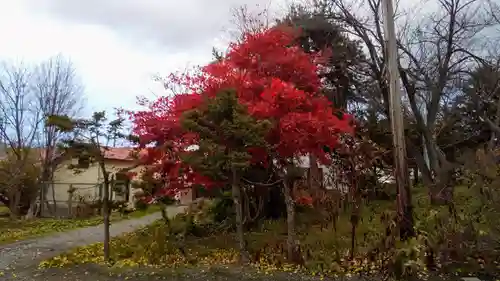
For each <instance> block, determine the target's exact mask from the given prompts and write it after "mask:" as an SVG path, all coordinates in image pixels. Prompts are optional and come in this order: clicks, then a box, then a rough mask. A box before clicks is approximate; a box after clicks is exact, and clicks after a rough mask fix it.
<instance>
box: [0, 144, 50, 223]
mask: <svg viewBox="0 0 500 281" xmlns="http://www.w3.org/2000/svg"><path fill="white" fill-rule="evenodd" d="M38 153H39V152H38V151H37V150H36V149H28V148H26V149H16V150H8V151H6V157H5V158H3V159H1V160H0V199H1V200H0V202H2V203H4V204H5V205H6V206H8V207H13V206H11V204H10V203H11V202H13V201H15V200H16V199H15V197H16V196H17V195H19V204H18V205H17V206H15V207H14V208H15V209H14V210H11V212H12V213H13V214H15V215H23V214H25V213H26V212H27V211H28V208H29V205H30V202H31V200H32V199H33V198H34V196H36V195H37V191H38V187H39V179H40V176H41V167H40V165H38Z"/></svg>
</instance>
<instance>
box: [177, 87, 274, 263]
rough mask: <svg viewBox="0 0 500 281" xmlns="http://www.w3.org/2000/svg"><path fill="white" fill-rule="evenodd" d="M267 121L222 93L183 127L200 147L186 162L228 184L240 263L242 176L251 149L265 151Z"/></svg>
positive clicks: (191, 114) (244, 254) (243, 251)
mask: <svg viewBox="0 0 500 281" xmlns="http://www.w3.org/2000/svg"><path fill="white" fill-rule="evenodd" d="M270 125H271V123H270V122H268V121H265V120H264V121H257V120H255V119H254V118H252V117H251V116H250V115H249V114H248V112H247V110H246V108H245V107H244V106H243V105H241V104H239V103H238V100H237V96H236V93H235V92H234V91H231V90H224V91H221V92H220V93H219V94H218V95H217V97H215V98H213V99H208V100H207V103H206V107H203V109H195V110H191V111H188V112H186V113H185V114H184V115H183V118H182V126H183V128H184V129H186V130H187V131H190V132H194V133H196V134H198V136H199V138H200V139H199V144H198V145H199V147H198V149H197V150H195V151H193V152H189V153H186V154H185V156H184V159H183V160H184V161H185V162H186V163H189V164H190V165H191V166H192V167H194V168H195V169H196V171H197V172H199V173H201V174H203V175H206V176H209V177H210V178H211V179H213V180H216V181H223V182H228V183H230V185H231V194H232V198H233V202H234V206H235V211H236V227H237V235H238V239H239V246H240V253H241V260H242V261H243V262H247V261H248V258H249V257H248V252H247V250H246V242H245V240H244V230H243V208H242V197H241V192H242V189H241V176H242V173H243V172H244V171H245V170H247V169H248V168H249V167H250V164H251V162H250V160H251V155H250V154H249V153H248V149H249V148H251V147H265V146H266V141H265V136H266V133H267V132H268V130H269V128H270Z"/></svg>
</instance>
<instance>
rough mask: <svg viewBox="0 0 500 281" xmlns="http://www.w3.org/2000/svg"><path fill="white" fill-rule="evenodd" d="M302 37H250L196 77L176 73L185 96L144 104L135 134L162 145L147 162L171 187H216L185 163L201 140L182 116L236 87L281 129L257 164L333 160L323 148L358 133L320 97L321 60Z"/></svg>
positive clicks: (284, 33)
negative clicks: (302, 44) (303, 44)
mask: <svg viewBox="0 0 500 281" xmlns="http://www.w3.org/2000/svg"><path fill="white" fill-rule="evenodd" d="M295 35H296V34H294V32H293V30H284V29H278V28H274V29H269V30H266V31H264V32H261V33H257V34H247V35H246V36H245V37H244V40H243V41H242V42H241V43H238V44H236V43H234V44H231V45H230V47H229V50H228V53H227V55H226V56H225V57H224V59H223V60H222V61H217V62H214V63H211V64H209V65H207V66H205V67H202V68H200V69H199V72H197V73H196V74H194V75H172V76H170V77H169V82H168V84H169V85H177V86H179V87H181V88H183V89H184V90H185V91H186V93H185V94H181V95H175V96H173V97H171V98H169V97H161V98H159V99H157V100H156V101H153V102H148V101H145V100H143V101H142V102H141V103H142V104H143V105H145V106H147V107H148V108H147V110H145V111H139V112H134V113H132V115H131V116H132V120H133V123H134V133H135V134H137V135H139V136H140V140H141V143H142V145H143V146H145V145H148V144H155V145H156V146H155V147H154V148H149V149H148V153H147V155H146V156H145V158H144V159H143V160H144V161H145V162H146V163H148V164H154V165H156V169H158V171H159V172H161V173H162V174H163V175H165V177H166V181H167V182H169V189H171V190H177V189H179V188H184V187H186V186H189V185H190V184H192V183H201V184H204V185H213V184H214V183H212V182H211V181H210V179H207V178H205V177H201V176H200V175H199V174H197V173H195V171H193V170H192V169H191V168H190V167H188V166H186V165H185V164H184V163H182V162H181V161H180V159H179V154H180V153H188V152H186V149H187V148H188V147H189V146H190V145H193V144H196V143H197V138H196V135H193V134H191V133H189V132H185V131H183V130H182V128H181V125H180V118H181V114H182V112H184V111H186V110H189V109H193V108H198V107H200V106H203V104H204V100H205V99H206V98H211V97H214V96H215V95H216V94H217V93H218V92H220V90H221V89H228V88H230V89H234V90H236V92H237V95H238V99H239V101H240V103H241V104H244V105H246V106H247V108H248V110H249V113H250V114H251V115H253V116H254V117H255V118H258V119H268V120H271V121H272V122H273V124H275V126H274V127H273V129H272V130H271V132H270V133H269V135H268V138H267V141H268V142H269V144H270V145H271V147H273V151H263V150H262V149H261V148H252V149H251V153H252V155H253V157H254V160H255V161H256V162H257V161H262V162H264V163H265V162H267V161H269V160H270V159H269V157H272V158H273V159H276V160H278V161H282V162H283V161H289V160H290V159H291V158H293V157H295V156H298V155H304V154H307V153H312V154H315V155H317V156H318V158H319V159H320V160H322V161H324V162H326V161H328V157H327V154H326V153H325V152H324V147H325V146H326V147H329V148H331V149H333V148H335V147H336V146H337V145H338V136H339V135H340V134H342V133H350V132H352V130H353V129H352V126H351V125H350V121H351V120H350V117H349V116H346V115H344V116H343V118H338V117H336V115H335V114H334V113H333V109H332V106H331V104H330V103H329V101H328V100H327V99H326V98H325V97H324V96H323V95H322V94H320V85H321V82H320V79H319V76H318V74H319V72H320V70H321V65H320V63H321V61H322V55H321V54H320V53H317V54H307V53H305V52H304V51H303V50H302V49H301V48H300V47H299V46H297V45H295V43H294V42H295ZM270 155H272V156H270Z"/></svg>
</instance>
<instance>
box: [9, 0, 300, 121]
mask: <svg viewBox="0 0 500 281" xmlns="http://www.w3.org/2000/svg"><path fill="white" fill-rule="evenodd" d="M288 1H292V0H273V1H270V0H251V1H244V0H214V1H206V0H184V1H180V2H179V1H169V0H143V1H137V0H134V1H132V0H120V1H118V0H106V1H96V0H87V1H81V0H64V1H63V0H17V1H10V0H0V4H1V7H2V9H0V34H2V43H1V44H0V60H23V61H25V62H38V61H42V60H44V59H47V58H49V57H50V56H53V55H56V54H59V53H61V54H63V55H65V56H66V57H69V58H70V59H71V60H72V62H73V63H74V65H75V68H76V70H77V73H78V74H79V75H80V77H81V79H82V82H83V84H84V86H85V89H86V95H87V100H88V109H87V113H90V112H92V111H95V110H112V108H114V107H125V108H131V107H134V106H135V102H136V97H137V96H140V95H149V94H150V93H151V92H156V93H160V94H161V93H162V89H161V85H160V84H159V83H157V82H154V81H153V80H152V76H153V75H155V74H160V75H167V74H169V73H170V72H173V71H176V70H182V69H185V68H186V67H187V66H188V65H190V66H194V65H198V64H204V63H206V62H208V61H209V60H210V59H211V47H212V46H218V47H220V46H222V45H224V42H225V41H226V40H225V38H227V36H225V37H224V36H222V35H224V31H223V29H224V27H228V26H229V25H230V22H229V20H230V15H231V8H233V7H237V6H240V5H242V4H247V5H248V6H249V7H250V8H252V7H254V8H255V4H260V7H268V6H270V5H271V4H272V5H273V6H274V7H275V10H280V9H282V8H284V7H285V5H283V4H279V3H283V2H288ZM225 35H227V33H226V34H225Z"/></svg>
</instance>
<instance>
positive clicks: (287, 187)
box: [283, 179, 296, 262]
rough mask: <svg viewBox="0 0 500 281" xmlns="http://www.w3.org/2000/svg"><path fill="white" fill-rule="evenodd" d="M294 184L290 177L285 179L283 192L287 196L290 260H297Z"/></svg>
mask: <svg viewBox="0 0 500 281" xmlns="http://www.w3.org/2000/svg"><path fill="white" fill-rule="evenodd" d="M292 187H293V186H292V184H291V182H290V181H289V180H288V179H285V180H284V181H283V194H284V196H285V204H286V219H287V230H288V236H287V241H286V247H287V254H288V260H289V261H290V262H294V261H295V251H296V243H295V235H296V234H295V202H294V201H293V197H292Z"/></svg>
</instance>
